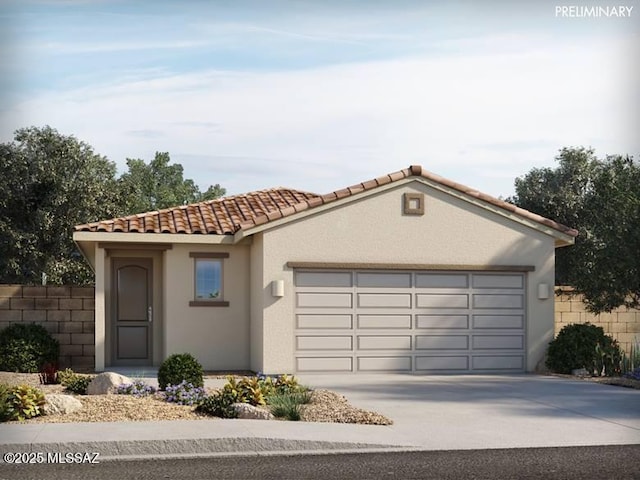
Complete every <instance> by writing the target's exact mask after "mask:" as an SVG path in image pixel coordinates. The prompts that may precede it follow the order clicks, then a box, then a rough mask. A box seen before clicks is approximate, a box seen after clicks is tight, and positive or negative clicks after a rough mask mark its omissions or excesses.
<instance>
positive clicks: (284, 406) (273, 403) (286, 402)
mask: <svg viewBox="0 0 640 480" xmlns="http://www.w3.org/2000/svg"><path fill="white" fill-rule="evenodd" d="M299 400H300V399H299V398H298V397H297V394H284V395H274V396H273V397H269V409H270V410H271V413H272V414H273V416H274V417H276V418H285V419H287V420H291V421H294V422H295V421H298V420H300V405H301V404H300V402H299Z"/></svg>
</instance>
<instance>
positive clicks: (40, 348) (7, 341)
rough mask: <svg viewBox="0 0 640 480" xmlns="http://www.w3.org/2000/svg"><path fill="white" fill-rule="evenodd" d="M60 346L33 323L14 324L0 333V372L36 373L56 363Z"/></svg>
mask: <svg viewBox="0 0 640 480" xmlns="http://www.w3.org/2000/svg"><path fill="white" fill-rule="evenodd" d="M59 353H60V344H59V343H58V341H57V340H56V339H55V338H53V337H52V336H51V334H50V333H49V332H47V331H46V330H45V328H44V327H43V326H42V325H36V324H35V323H16V324H13V325H9V326H8V327H7V328H5V329H3V330H2V331H0V370H4V371H7V372H21V373H38V372H39V371H40V369H41V368H42V366H43V365H44V364H45V363H54V362H57V361H58V355H59Z"/></svg>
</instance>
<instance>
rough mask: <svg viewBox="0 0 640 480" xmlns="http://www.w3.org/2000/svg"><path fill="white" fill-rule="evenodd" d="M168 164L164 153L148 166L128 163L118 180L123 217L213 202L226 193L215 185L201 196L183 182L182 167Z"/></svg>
mask: <svg viewBox="0 0 640 480" xmlns="http://www.w3.org/2000/svg"><path fill="white" fill-rule="evenodd" d="M170 161H171V159H170V158H169V154H168V153H166V152H164V153H161V152H156V155H155V158H154V159H153V160H152V161H151V162H150V163H149V164H146V163H145V162H144V160H140V159H131V158H129V159H127V167H128V171H127V172H126V173H124V174H122V176H121V177H120V179H119V180H118V184H119V190H120V195H121V200H120V202H121V206H122V208H123V209H124V212H125V213H126V214H133V213H141V212H149V211H153V210H160V209H163V208H168V207H175V206H177V205H185V204H188V203H195V202H199V201H203V200H212V199H214V198H218V197H220V196H222V195H224V194H225V193H226V191H225V189H224V188H222V187H220V185H218V184H216V185H214V186H210V187H209V189H208V190H207V191H206V192H205V193H204V194H202V193H201V192H200V189H199V188H198V186H197V185H196V184H195V183H194V181H193V180H191V179H184V178H183V168H182V165H180V164H179V163H176V164H173V165H170V164H169V162H170Z"/></svg>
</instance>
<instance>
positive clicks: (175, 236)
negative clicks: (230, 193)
mask: <svg viewBox="0 0 640 480" xmlns="http://www.w3.org/2000/svg"><path fill="white" fill-rule="evenodd" d="M73 240H74V241H75V242H76V243H78V242H109V243H112V242H126V243H141V244H143V243H147V244H154V243H173V244H200V245H202V244H209V245H220V244H223V245H232V244H237V243H238V242H239V241H240V240H242V239H236V238H235V236H233V235H203V234H185V233H124V232H73ZM244 243H251V239H246V240H245V241H244Z"/></svg>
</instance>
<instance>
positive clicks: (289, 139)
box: [0, 37, 640, 195]
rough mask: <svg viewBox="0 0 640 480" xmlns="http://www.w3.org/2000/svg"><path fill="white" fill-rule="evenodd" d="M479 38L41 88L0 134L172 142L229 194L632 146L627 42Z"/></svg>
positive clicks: (488, 169) (118, 152)
mask: <svg viewBox="0 0 640 480" xmlns="http://www.w3.org/2000/svg"><path fill="white" fill-rule="evenodd" d="M504 42H507V43H509V42H512V43H511V47H509V48H490V45H494V46H496V47H497V46H500V45H502V44H503V43H504ZM514 43H517V44H518V48H513V44H514ZM482 47H486V48H475V49H473V50H472V53H469V51H468V50H465V49H463V48H462V46H461V50H460V53H459V54H457V55H455V56H442V55H438V56H431V57H427V56H420V57H413V58H406V59H396V60H390V61H377V62H364V63H358V64H345V65H335V66H327V67H319V68H313V69H308V70H297V71H282V72H262V73H256V72H248V73H242V72H237V71H236V72H232V71H203V72H197V73H190V74H181V75H172V74H170V73H167V72H165V73H163V74H159V73H158V72H153V71H152V72H149V75H151V76H147V77H139V78H135V79H132V80H128V81H121V82H119V83H115V84H111V85H104V86H102V87H95V86H92V87H86V88H82V89H76V90H72V91H67V92H62V93H61V92H52V93H45V94H43V95H40V96H37V97H35V98H33V99H31V100H30V101H28V102H25V103H22V104H21V105H19V106H17V107H16V108H15V109H14V110H12V111H11V112H10V114H9V115H8V116H6V115H3V117H2V125H1V127H2V130H1V131H0V135H1V136H2V138H6V137H7V136H10V135H8V132H10V131H11V130H13V129H15V128H18V127H20V126H26V125H32V124H35V125H43V124H50V125H52V126H54V127H55V128H58V129H59V130H60V131H61V132H64V133H73V134H75V135H76V136H77V137H79V138H81V139H83V140H85V141H87V142H88V143H90V144H91V145H93V146H94V148H95V149H96V150H97V151H98V152H100V153H102V154H105V155H107V156H108V157H109V158H111V159H112V160H115V161H117V162H118V164H119V165H121V166H122V165H123V164H124V159H125V158H126V157H142V158H145V159H150V158H152V156H153V153H154V152H155V151H156V150H159V151H168V152H170V154H171V155H172V158H173V159H174V160H176V161H179V162H181V163H182V164H183V166H184V167H185V174H186V176H189V177H192V178H194V179H195V180H196V181H197V182H198V183H199V184H200V185H201V186H202V187H203V188H206V186H208V184H210V183H221V184H222V185H223V186H225V187H227V189H228V190H229V191H230V193H237V192H240V191H247V190H251V189H257V188H265V187H270V186H277V185H286V186H290V187H294V188H295V187H298V188H301V189H307V190H313V191H319V192H324V191H329V190H332V189H334V188H339V187H341V186H345V185H347V184H351V183H355V182H359V181H362V180H365V179H368V178H370V177H375V176H378V175H380V174H382V173H386V172H391V171H395V170H397V169H400V168H404V167H406V166H408V165H409V164H412V163H420V164H422V165H423V166H424V167H425V168H427V169H429V170H432V171H435V172H436V173H439V174H441V175H443V176H445V177H449V178H452V179H454V180H456V181H459V182H461V183H467V184H470V185H472V186H474V187H477V188H479V189H480V190H484V191H486V192H487V193H490V194H494V195H508V194H510V193H511V192H512V186H513V179H514V178H515V177H516V176H518V175H522V174H524V173H526V172H527V171H528V170H530V169H531V168H532V167H534V166H542V165H550V164H551V163H552V160H553V157H554V156H555V154H556V152H557V150H558V149H559V148H561V147H563V146H568V145H592V146H594V147H596V148H597V149H598V153H600V154H605V153H635V152H637V151H638V150H640V149H639V148H638V143H637V139H636V138H631V137H630V136H629V137H627V136H625V135H624V133H622V132H624V131H625V128H626V126H625V123H624V122H625V119H626V118H627V117H628V116H629V114H628V111H629V109H630V106H629V105H628V104H626V103H625V101H626V100H627V99H628V98H630V97H629V95H632V90H631V88H632V85H630V84H629V85H627V86H626V87H625V86H624V85H623V84H621V81H620V78H619V76H620V72H621V71H623V63H624V62H625V61H628V57H627V56H626V53H627V52H628V50H625V49H624V45H623V44H620V43H618V42H612V41H610V40H608V41H604V40H597V39H594V40H593V41H591V42H590V43H582V44H579V45H573V44H571V43H569V42H567V43H560V42H559V41H557V40H551V39H549V40H545V39H544V38H535V39H531V38H529V39H527V38H525V37H522V38H511V40H509V39H505V38H504V37H496V38H493V39H485V40H484V43H483V44H482ZM485 52H486V53H485ZM488 52H491V53H488ZM122 74H123V75H126V72H122ZM132 132H133V135H132ZM634 142H635V143H634ZM501 147H502V148H501ZM634 149H635V152H634Z"/></svg>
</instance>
